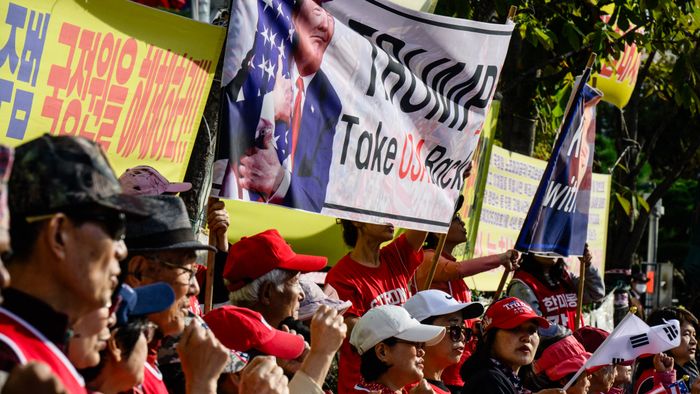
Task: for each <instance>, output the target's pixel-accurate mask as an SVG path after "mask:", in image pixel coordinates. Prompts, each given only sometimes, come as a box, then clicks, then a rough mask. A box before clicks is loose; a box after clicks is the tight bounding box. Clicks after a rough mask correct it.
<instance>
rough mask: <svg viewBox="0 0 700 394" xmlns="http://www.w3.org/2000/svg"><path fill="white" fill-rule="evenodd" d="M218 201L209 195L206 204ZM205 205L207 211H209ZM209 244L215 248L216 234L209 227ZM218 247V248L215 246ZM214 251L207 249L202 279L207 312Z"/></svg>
mask: <svg viewBox="0 0 700 394" xmlns="http://www.w3.org/2000/svg"><path fill="white" fill-rule="evenodd" d="M216 201H218V199H217V198H212V197H209V201H208V203H207V204H213V203H215V202H216ZM208 206H209V205H207V212H208V211H209V208H208ZM209 245H211V246H213V247H215V248H217V245H218V242H217V234H214V232H213V231H212V230H211V229H209ZM217 249H218V248H217ZM214 256H215V253H214V252H212V251H207V278H206V280H205V281H204V313H209V311H211V308H212V304H213V300H214V271H215V265H216V259H215V258H214Z"/></svg>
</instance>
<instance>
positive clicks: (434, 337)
mask: <svg viewBox="0 0 700 394" xmlns="http://www.w3.org/2000/svg"><path fill="white" fill-rule="evenodd" d="M394 336H395V337H396V338H399V339H403V340H404V341H409V342H420V343H425V345H426V346H433V345H435V344H436V343H438V342H440V341H441V340H442V337H444V336H445V327H440V326H432V325H429V324H421V323H417V324H415V325H412V326H411V327H409V328H407V329H405V330H404V331H403V332H400V333H398V334H396V335H394Z"/></svg>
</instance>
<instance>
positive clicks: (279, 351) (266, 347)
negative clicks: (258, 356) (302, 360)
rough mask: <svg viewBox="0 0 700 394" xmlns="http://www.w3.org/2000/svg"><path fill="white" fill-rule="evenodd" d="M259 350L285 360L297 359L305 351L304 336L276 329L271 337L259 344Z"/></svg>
mask: <svg viewBox="0 0 700 394" xmlns="http://www.w3.org/2000/svg"><path fill="white" fill-rule="evenodd" d="M256 349H257V350H259V351H261V352H263V353H265V354H268V355H270V356H275V357H279V358H281V359H285V360H295V359H297V358H299V356H301V355H302V354H303V353H304V349H305V346H304V338H302V337H301V336H300V335H295V334H290V333H288V332H284V331H281V330H277V329H275V332H274V335H272V336H271V337H270V339H269V340H268V341H267V342H265V343H262V344H260V345H258V346H257V347H256Z"/></svg>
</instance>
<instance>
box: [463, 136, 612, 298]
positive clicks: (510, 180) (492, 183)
mask: <svg viewBox="0 0 700 394" xmlns="http://www.w3.org/2000/svg"><path fill="white" fill-rule="evenodd" d="M546 165H547V162H546V161H543V160H538V159H534V158H531V157H528V156H524V155H521V154H518V153H513V152H509V151H507V150H505V149H503V148H501V147H498V146H494V147H493V150H492V152H491V157H490V164H489V169H488V175H487V178H486V188H485V190H484V194H483V199H482V207H481V216H480V218H481V220H480V222H479V227H478V232H477V237H476V242H475V244H474V257H481V256H489V255H493V254H497V253H503V252H504V251H505V250H507V249H508V248H512V247H513V245H515V240H516V238H517V237H518V234H519V232H520V228H521V227H522V224H523V221H524V220H525V216H526V215H527V211H528V208H529V207H530V202H531V201H532V196H533V195H534V194H535V190H537V185H538V184H539V180H540V178H541V177H542V173H543V172H544V168H545V166H546ZM610 182H611V177H610V175H607V174H593V184H592V185H591V201H590V206H589V209H588V235H587V237H586V239H587V241H588V247H589V249H590V251H591V253H592V254H593V265H594V266H595V267H596V268H598V270H599V271H600V272H603V268H604V266H605V246H606V243H607V238H606V237H607V230H608V206H609V203H610V198H609V196H610ZM566 261H567V264H569V269H570V270H572V271H573V272H578V264H579V261H578V258H569V259H566ZM502 273H503V270H502V268H498V269H494V270H491V271H488V272H484V273H482V274H478V275H475V276H471V277H469V278H467V279H466V281H467V284H468V285H469V288H470V289H478V290H482V291H493V290H496V287H497V286H498V281H499V280H500V279H501V276H502Z"/></svg>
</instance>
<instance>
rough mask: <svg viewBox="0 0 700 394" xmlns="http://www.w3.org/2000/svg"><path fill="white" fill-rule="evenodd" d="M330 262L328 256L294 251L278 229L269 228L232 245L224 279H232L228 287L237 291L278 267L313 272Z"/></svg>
mask: <svg viewBox="0 0 700 394" xmlns="http://www.w3.org/2000/svg"><path fill="white" fill-rule="evenodd" d="M326 264H328V259H327V258H325V257H321V256H309V255H305V254H296V253H294V251H293V250H292V248H291V247H290V246H289V245H288V244H287V242H286V241H285V240H284V238H282V236H281V235H280V233H279V232H277V230H274V229H273V230H266V231H263V232H262V233H260V234H255V235H253V236H252V237H243V238H241V240H240V241H238V242H236V243H235V244H233V245H231V248H230V249H229V251H228V257H227V258H226V266H225V267H224V279H226V280H228V281H229V284H228V289H229V290H230V291H235V290H238V289H240V288H241V287H243V286H245V285H247V284H248V283H250V282H252V281H254V280H255V279H257V278H259V277H261V276H263V275H265V274H266V273H268V272H270V271H272V270H273V269H275V268H280V269H285V270H289V271H300V272H312V271H318V270H320V269H321V268H323V267H325V266H326Z"/></svg>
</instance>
